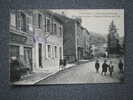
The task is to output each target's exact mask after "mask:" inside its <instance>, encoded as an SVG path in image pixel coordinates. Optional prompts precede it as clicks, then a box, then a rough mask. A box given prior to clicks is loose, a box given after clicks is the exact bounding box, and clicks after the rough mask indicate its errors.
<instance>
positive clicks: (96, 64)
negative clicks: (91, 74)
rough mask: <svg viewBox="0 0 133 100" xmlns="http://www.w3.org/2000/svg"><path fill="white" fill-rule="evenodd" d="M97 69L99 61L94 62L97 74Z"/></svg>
mask: <svg viewBox="0 0 133 100" xmlns="http://www.w3.org/2000/svg"><path fill="white" fill-rule="evenodd" d="M99 67H100V64H99V61H98V60H96V63H95V68H96V72H97V73H98V72H99Z"/></svg>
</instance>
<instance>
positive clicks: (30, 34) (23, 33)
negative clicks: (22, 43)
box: [10, 25, 33, 36]
mask: <svg viewBox="0 0 133 100" xmlns="http://www.w3.org/2000/svg"><path fill="white" fill-rule="evenodd" d="M10 32H13V33H15V34H17V35H21V36H32V35H33V32H31V31H27V32H24V31H22V30H21V29H20V28H19V29H17V28H16V27H15V26H13V25H10Z"/></svg>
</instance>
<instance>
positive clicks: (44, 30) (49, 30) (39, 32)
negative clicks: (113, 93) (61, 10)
mask: <svg viewBox="0 0 133 100" xmlns="http://www.w3.org/2000/svg"><path fill="white" fill-rule="evenodd" d="M33 18H34V19H33V25H34V47H33V52H34V53H33V54H34V55H33V56H34V57H33V58H34V59H33V62H34V63H33V67H34V71H35V72H36V71H44V70H47V71H53V70H59V60H60V59H63V25H62V23H61V21H60V20H59V19H58V18H57V17H56V16H54V14H52V13H51V12H50V11H47V10H43V11H41V10H36V11H35V10H34V11H33Z"/></svg>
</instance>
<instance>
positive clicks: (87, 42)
mask: <svg viewBox="0 0 133 100" xmlns="http://www.w3.org/2000/svg"><path fill="white" fill-rule="evenodd" d="M83 48H84V51H83V58H84V59H88V58H89V56H90V55H89V54H90V33H89V32H88V30H87V29H86V28H83Z"/></svg>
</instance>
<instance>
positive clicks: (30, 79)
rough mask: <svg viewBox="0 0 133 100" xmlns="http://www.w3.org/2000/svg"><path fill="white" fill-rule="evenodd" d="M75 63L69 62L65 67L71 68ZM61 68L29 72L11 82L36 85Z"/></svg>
mask: <svg viewBox="0 0 133 100" xmlns="http://www.w3.org/2000/svg"><path fill="white" fill-rule="evenodd" d="M74 65H75V64H67V65H66V67H65V68H70V67H72V66H74ZM58 72H59V70H52V71H47V70H43V71H40V72H32V73H31V74H28V75H26V76H24V77H23V78H21V79H20V80H19V81H16V82H13V83H11V84H13V85H34V84H35V83H37V82H39V81H40V80H43V79H45V78H47V77H49V76H51V75H54V74H56V73H58Z"/></svg>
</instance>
